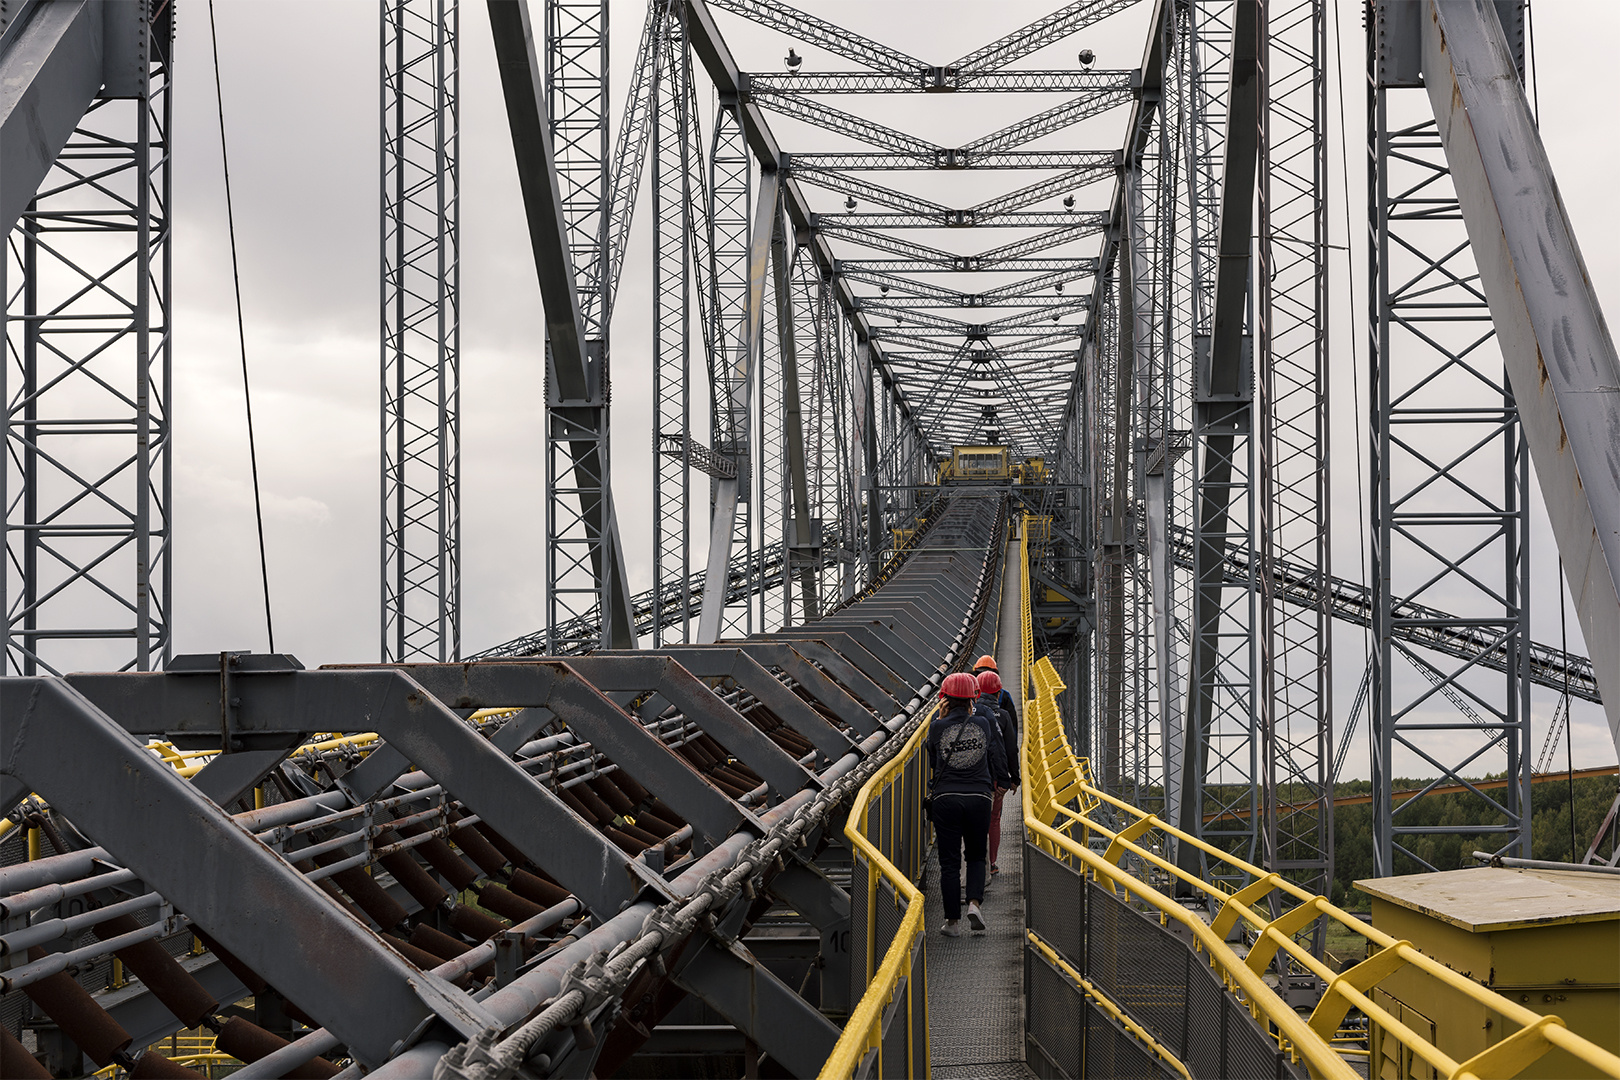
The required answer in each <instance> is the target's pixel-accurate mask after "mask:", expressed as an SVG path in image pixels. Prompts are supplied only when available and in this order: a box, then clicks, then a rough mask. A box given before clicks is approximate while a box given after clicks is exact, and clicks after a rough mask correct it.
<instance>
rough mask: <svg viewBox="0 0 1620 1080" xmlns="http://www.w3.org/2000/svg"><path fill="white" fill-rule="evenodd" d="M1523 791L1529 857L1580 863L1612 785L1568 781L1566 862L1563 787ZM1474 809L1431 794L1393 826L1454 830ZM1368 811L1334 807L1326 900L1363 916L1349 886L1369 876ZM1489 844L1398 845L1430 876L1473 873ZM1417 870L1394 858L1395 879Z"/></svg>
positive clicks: (1418, 839) (1418, 840)
mask: <svg viewBox="0 0 1620 1080" xmlns="http://www.w3.org/2000/svg"><path fill="white" fill-rule="evenodd" d="M1422 786H1423V782H1422V781H1418V780H1397V781H1395V789H1396V790H1397V791H1402V790H1415V789H1417V788H1421V787H1422ZM1371 790H1372V785H1371V784H1370V783H1369V782H1368V781H1366V780H1352V781H1349V782H1347V783H1342V784H1339V785H1338V789H1337V793H1338V795H1339V796H1341V797H1343V796H1347V795H1366V794H1368V793H1369V792H1370V791H1371ZM1530 791H1531V796H1530V802H1531V809H1532V815H1531V825H1530V828H1531V846H1532V851H1531V857H1532V858H1536V859H1547V860H1550V861H1553V862H1580V860H1581V857H1582V856H1583V855H1585V854H1586V848H1587V845H1588V844H1590V843H1591V842H1592V835H1593V834H1594V833H1595V832H1597V828H1598V825H1599V824H1601V823H1602V821H1603V815H1605V814H1607V813H1608V812H1609V807H1610V805H1611V804H1612V803H1613V802H1614V796H1615V778H1614V777H1612V776H1593V777H1586V778H1577V779H1576V780H1575V843H1576V846H1577V848H1578V849H1579V850H1577V851H1575V852H1574V854H1573V855H1572V854H1571V852H1570V843H1569V815H1570V797H1569V785H1568V783H1567V782H1566V781H1565V780H1564V779H1563V778H1562V777H1559V778H1558V779H1556V780H1555V779H1546V780H1542V781H1541V782H1540V783H1538V784H1533V785H1531V788H1530ZM1490 794H1491V795H1492V796H1493V797H1497V798H1500V797H1501V795H1502V791H1501V789H1497V790H1495V791H1492V792H1491V793H1490ZM1284 798H1285V799H1286V796H1284ZM1477 802H1478V796H1476V795H1474V794H1472V793H1470V792H1463V793H1460V794H1455V795H1451V794H1448V795H1430V796H1427V797H1425V798H1424V799H1423V800H1422V801H1421V802H1419V803H1418V804H1417V805H1415V806H1413V807H1411V808H1410V809H1409V810H1408V811H1406V812H1405V813H1400V814H1399V815H1398V817H1397V819H1396V820H1397V821H1399V822H1400V823H1401V824H1403V825H1405V824H1410V825H1447V824H1454V825H1460V824H1462V823H1464V822H1466V821H1477V820H1479V815H1478V814H1477V813H1472V812H1470V811H1471V808H1472V805H1473V804H1475V803H1477ZM1372 812H1373V808H1372V805H1371V804H1364V805H1360V806H1338V807H1335V808H1334V812H1333V867H1334V874H1333V900H1334V902H1335V903H1339V904H1341V905H1342V906H1343V907H1346V908H1349V909H1352V910H1360V911H1366V910H1368V909H1369V908H1370V906H1371V901H1370V900H1369V899H1368V898H1367V896H1366V894H1365V893H1362V892H1360V891H1359V890H1357V889H1356V888H1355V887H1354V886H1353V884H1352V883H1353V882H1355V881H1358V880H1360V879H1362V878H1370V877H1372V876H1373V862H1372ZM1493 839H1495V838H1493V837H1491V836H1489V835H1486V836H1469V835H1430V836H1408V837H1405V838H1404V839H1403V840H1402V841H1401V842H1402V843H1403V844H1404V845H1405V846H1406V847H1408V848H1409V849H1410V850H1411V851H1412V852H1413V853H1414V854H1416V855H1417V856H1419V857H1420V858H1422V859H1424V860H1425V861H1426V862H1428V863H1429V864H1430V865H1432V866H1434V867H1435V868H1436V869H1438V870H1454V869H1456V868H1458V867H1462V866H1478V865H1479V862H1478V860H1476V859H1474V858H1473V857H1472V854H1471V853H1472V852H1473V851H1474V849H1475V848H1478V849H1480V850H1484V851H1489V850H1493V849H1494V848H1496V847H1497V846H1498V844H1499V841H1498V843H1492V842H1491V841H1492V840H1493ZM1613 850H1614V835H1613V831H1612V830H1611V832H1610V835H1609V837H1608V838H1607V839H1606V840H1605V841H1604V844H1603V847H1602V849H1601V852H1600V854H1602V855H1603V856H1604V857H1607V856H1608V855H1609V854H1610V853H1611V852H1612V851H1613ZM1420 869H1422V868H1421V867H1419V866H1418V865H1417V864H1415V863H1413V862H1412V861H1411V860H1409V859H1407V860H1401V859H1399V857H1398V861H1397V863H1396V871H1397V872H1399V873H1413V872H1416V871H1418V870H1420Z"/></svg>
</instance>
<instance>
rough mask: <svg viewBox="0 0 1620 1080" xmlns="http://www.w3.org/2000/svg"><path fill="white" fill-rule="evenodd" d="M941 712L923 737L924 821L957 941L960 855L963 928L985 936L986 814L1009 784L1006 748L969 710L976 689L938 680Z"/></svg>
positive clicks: (967, 681) (969, 683)
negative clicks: (964, 892) (936, 849)
mask: <svg viewBox="0 0 1620 1080" xmlns="http://www.w3.org/2000/svg"><path fill="white" fill-rule="evenodd" d="M939 696H940V701H941V704H940V709H939V712H938V713H936V714H935V715H934V721H933V723H932V724H931V725H930V726H929V729H928V740H927V747H928V766H929V774H930V777H931V779H930V782H929V799H930V801H929V817H930V819H931V820H932V821H933V823H934V838H935V841H936V843H937V844H938V845H939V889H940V899H941V900H942V901H943V903H944V907H945V925H944V926H943V927H941V928H940V932H941V933H942V934H944V935H945V936H946V937H961V936H962V855H963V851H964V849H965V850H966V854H967V901H968V906H967V921H968V926H969V928H971V929H973V930H975V931H982V930H983V929H984V928H985V921H984V912H983V911H981V910H980V907H979V905H980V904H982V903H983V902H984V882H985V854H986V848H987V846H988V844H989V839H990V807H991V805H992V803H993V802H994V800H995V796H996V794H997V793H998V792H1000V791H1002V790H1003V789H1005V787H1006V786H1007V783H1008V782H1009V776H1008V773H1007V759H1006V747H1005V744H1004V743H1003V741H1002V739H1001V733H1000V732H999V731H996V730H995V729H994V728H993V727H992V725H991V722H990V721H989V720H988V719H986V717H985V714H984V713H982V712H980V711H979V710H977V709H976V708H975V706H976V705H977V702H978V697H979V683H978V680H977V679H975V678H974V677H973V676H972V675H969V674H968V673H967V672H965V671H958V672H954V673H952V674H950V675H947V676H945V681H944V683H943V684H941V686H940V688H939Z"/></svg>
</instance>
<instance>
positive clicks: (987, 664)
mask: <svg viewBox="0 0 1620 1080" xmlns="http://www.w3.org/2000/svg"><path fill="white" fill-rule="evenodd" d="M986 668H988V669H989V670H991V671H996V670H998V669H997V667H996V658H995V657H993V656H991V655H990V654H989V653H985V654H984V655H983V656H981V657H979V658H978V659H977V660H975V661H973V670H974V671H984V670H985V669H986Z"/></svg>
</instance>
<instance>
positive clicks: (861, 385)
mask: <svg viewBox="0 0 1620 1080" xmlns="http://www.w3.org/2000/svg"><path fill="white" fill-rule="evenodd" d="M873 348H874V346H873V344H872V342H870V341H868V340H867V339H865V338H857V339H856V341H855V379H856V385H855V387H854V390H855V401H856V403H857V406H856V407H857V409H858V410H859V413H858V416H857V419H856V427H857V429H858V430H859V431H860V433H861V463H860V474H861V487H862V491H861V496H857V497H858V498H859V497H862V496H864V498H865V499H866V507H865V514H866V517H865V521H866V532H865V539H864V541H863V542H862V545H861V548H862V554H863V555H864V556H865V559H864V561H865V564H866V581H867V583H868V584H870V583H871V582H873V581H875V580H877V576H878V572H879V571H880V570H881V569H882V568H883V567H882V563H881V558H882V556H881V552H882V550H883V508H882V506H881V505H880V504H881V501H882V495H881V494H880V493H879V491H878V425H879V423H880V421H879V419H878V415H877V396H876V390H875V385H876V383H877V382H878V373H877V367H876V365H875V364H873V363H872V349H873Z"/></svg>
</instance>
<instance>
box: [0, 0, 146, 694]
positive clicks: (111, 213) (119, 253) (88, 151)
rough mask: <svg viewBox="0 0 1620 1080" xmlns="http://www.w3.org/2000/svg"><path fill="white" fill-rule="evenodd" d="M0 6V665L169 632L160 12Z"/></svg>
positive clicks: (128, 650)
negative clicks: (0, 407) (0, 321)
mask: <svg viewBox="0 0 1620 1080" xmlns="http://www.w3.org/2000/svg"><path fill="white" fill-rule="evenodd" d="M152 19H153V16H152V15H151V14H150V13H149V12H146V11H145V9H143V8H142V7H141V6H140V5H137V4H100V3H92V2H87V0H48V2H41V3H35V4H23V5H13V6H8V8H7V10H6V12H5V14H4V15H3V16H0V72H3V74H4V85H5V88H6V89H5V91H4V93H3V94H0V160H3V171H0V221H3V223H4V226H5V230H6V236H7V243H6V249H5V251H4V253H3V258H0V295H3V296H4V311H5V315H4V323H5V335H4V337H5V343H4V351H5V357H4V358H3V363H0V396H3V397H4V399H5V407H6V417H7V420H6V439H7V445H8V451H7V454H6V464H5V467H4V473H3V475H0V502H3V503H4V504H5V508H6V509H5V513H6V519H5V526H4V532H5V547H6V570H5V578H4V582H3V584H0V608H3V609H4V611H5V618H6V641H5V646H6V661H5V667H6V670H9V671H14V672H20V673H23V674H34V673H36V672H46V673H54V672H56V671H58V670H61V669H62V668H64V667H66V666H68V665H70V664H90V665H93V666H105V667H110V668H118V667H129V668H138V669H145V668H148V667H151V666H153V665H155V664H160V663H161V662H162V661H163V659H164V657H166V656H167V655H168V651H169V646H170V629H169V628H170V600H171V598H172V587H171V582H170V565H171V555H170V552H171V548H170V536H171V534H170V520H169V504H170V475H171V463H170V427H169V393H170V388H169V376H170V366H171V359H172V346H171V339H170V334H169V310H170V293H169V269H170V238H171V218H170V215H169V195H170V173H169V149H170V147H169V119H170V114H171V95H170V65H171V58H170V53H171V45H172V38H173V21H172V14H171V12H170V11H169V9H167V8H162V9H160V10H159V12H158V14H157V16H156V17H155V21H152Z"/></svg>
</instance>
